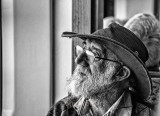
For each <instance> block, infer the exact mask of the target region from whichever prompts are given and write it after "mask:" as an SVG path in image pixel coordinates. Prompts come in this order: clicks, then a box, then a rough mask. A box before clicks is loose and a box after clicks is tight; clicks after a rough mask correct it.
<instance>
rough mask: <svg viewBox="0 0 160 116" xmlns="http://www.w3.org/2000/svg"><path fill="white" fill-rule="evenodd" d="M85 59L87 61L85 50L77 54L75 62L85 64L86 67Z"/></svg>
mask: <svg viewBox="0 0 160 116" xmlns="http://www.w3.org/2000/svg"><path fill="white" fill-rule="evenodd" d="M87 61H88V57H87V54H86V53H85V52H83V53H81V54H79V55H78V56H77V58H76V59H75V63H76V64H79V65H82V66H85V67H87V66H88V65H89V64H88V62H87Z"/></svg>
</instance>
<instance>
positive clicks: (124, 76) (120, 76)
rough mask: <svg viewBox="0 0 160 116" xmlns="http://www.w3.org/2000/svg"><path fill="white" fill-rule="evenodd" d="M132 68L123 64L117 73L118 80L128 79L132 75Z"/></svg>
mask: <svg viewBox="0 0 160 116" xmlns="http://www.w3.org/2000/svg"><path fill="white" fill-rule="evenodd" d="M130 73H131V71H130V69H129V68H128V67H127V66H123V67H122V68H121V69H120V71H119V73H118V74H117V75H115V76H116V77H115V78H116V81H123V80H124V79H127V78H128V77H129V76H130Z"/></svg>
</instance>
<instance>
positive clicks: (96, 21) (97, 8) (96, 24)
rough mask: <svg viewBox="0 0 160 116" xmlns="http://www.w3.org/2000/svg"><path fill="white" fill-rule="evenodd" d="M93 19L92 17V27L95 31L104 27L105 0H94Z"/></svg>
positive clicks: (92, 30)
mask: <svg viewBox="0 0 160 116" xmlns="http://www.w3.org/2000/svg"><path fill="white" fill-rule="evenodd" d="M91 9H92V10H91V11H92V13H91V17H92V18H91V19H92V29H91V32H94V31H96V30H98V29H102V28H103V18H104V0H92V7H91Z"/></svg>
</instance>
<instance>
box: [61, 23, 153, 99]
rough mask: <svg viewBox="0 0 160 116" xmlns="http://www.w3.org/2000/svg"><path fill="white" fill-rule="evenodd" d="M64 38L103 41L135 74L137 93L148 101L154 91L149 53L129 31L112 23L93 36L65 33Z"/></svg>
mask: <svg viewBox="0 0 160 116" xmlns="http://www.w3.org/2000/svg"><path fill="white" fill-rule="evenodd" d="M62 37H70V38H74V37H76V38H77V37H78V38H80V39H82V40H86V39H94V40H98V41H102V42H103V44H105V45H106V46H107V48H108V49H110V50H111V51H112V52H114V53H115V54H116V55H117V56H118V58H119V59H120V60H121V61H122V62H123V63H124V65H126V66H128V67H129V68H130V69H131V70H132V71H133V72H134V74H135V80H136V86H137V87H136V88H137V89H136V91H137V93H138V94H139V96H140V97H141V98H142V99H147V98H148V97H149V96H150V94H151V91H152V83H151V79H150V76H149V73H148V70H147V68H146V67H145V65H144V63H145V61H146V60H147V59H148V51H147V49H146V47H145V46H144V44H143V43H142V42H141V40H140V39H139V38H138V37H137V36H135V35H134V34H133V33H132V32H131V31H129V30H128V29H126V28H124V27H122V26H120V25H118V24H116V23H112V24H110V25H109V27H108V28H105V29H100V30H98V31H96V32H94V33H92V34H77V33H73V32H63V34H62Z"/></svg>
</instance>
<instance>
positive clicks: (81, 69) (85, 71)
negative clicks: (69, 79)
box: [73, 66, 92, 76]
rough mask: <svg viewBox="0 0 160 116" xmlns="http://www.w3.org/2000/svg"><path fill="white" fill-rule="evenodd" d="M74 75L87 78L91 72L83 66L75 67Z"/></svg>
mask: <svg viewBox="0 0 160 116" xmlns="http://www.w3.org/2000/svg"><path fill="white" fill-rule="evenodd" d="M74 74H79V75H81V76H88V75H91V74H92V72H91V70H90V68H86V67H83V66H77V67H76V69H75V70H74V72H73V75H74Z"/></svg>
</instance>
